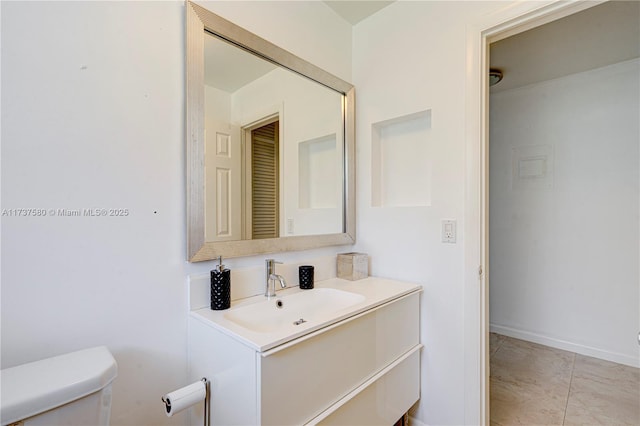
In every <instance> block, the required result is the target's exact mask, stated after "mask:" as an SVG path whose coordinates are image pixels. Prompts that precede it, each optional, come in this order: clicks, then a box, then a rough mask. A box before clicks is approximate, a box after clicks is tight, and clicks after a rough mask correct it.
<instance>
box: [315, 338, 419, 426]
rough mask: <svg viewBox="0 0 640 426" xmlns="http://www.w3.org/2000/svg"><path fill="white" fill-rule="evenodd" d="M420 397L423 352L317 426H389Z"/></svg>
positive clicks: (346, 403) (416, 352)
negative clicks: (421, 355)
mask: <svg viewBox="0 0 640 426" xmlns="http://www.w3.org/2000/svg"><path fill="white" fill-rule="evenodd" d="M419 398H420V350H415V351H413V352H412V353H411V355H409V356H408V357H407V358H405V359H404V360H403V361H401V362H400V363H398V364H397V365H396V366H395V367H393V368H392V369H391V370H389V371H387V372H386V373H385V374H384V375H383V376H381V377H380V378H379V379H378V380H376V381H375V382H373V383H371V384H370V385H369V386H367V387H366V388H364V389H362V390H361V391H360V392H359V393H358V394H357V395H355V396H354V397H353V398H351V399H349V400H348V401H347V402H345V403H344V404H343V405H342V406H340V408H338V409H337V410H336V411H334V412H333V413H331V414H329V415H328V416H326V417H324V418H323V419H322V420H320V421H318V422H317V423H316V422H315V421H314V422H312V423H311V424H313V425H316V424H318V425H323V426H324V425H332V426H358V425H362V426H377V425H379V426H389V425H392V424H394V423H395V422H396V421H397V420H398V419H399V418H401V417H402V415H403V414H404V413H406V412H407V411H408V410H409V408H411V406H412V405H413V404H415V403H416V402H417V401H418V399H419Z"/></svg>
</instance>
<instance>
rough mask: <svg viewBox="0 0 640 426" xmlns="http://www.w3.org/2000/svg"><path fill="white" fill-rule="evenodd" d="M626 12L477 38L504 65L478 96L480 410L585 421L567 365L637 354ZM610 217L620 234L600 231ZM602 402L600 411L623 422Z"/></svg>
mask: <svg viewBox="0 0 640 426" xmlns="http://www.w3.org/2000/svg"><path fill="white" fill-rule="evenodd" d="M629 8H631V10H629ZM634 8H635V9H634ZM638 13H639V12H638V4H637V3H635V4H634V2H605V3H601V4H597V5H596V4H591V5H590V7H589V8H585V9H583V10H579V11H574V12H572V13H570V14H567V13H564V11H563V12H562V13H561V15H562V16H555V14H554V13H551V14H549V15H548V16H547V17H548V18H553V19H545V22H542V23H538V24H537V25H533V24H531V23H529V24H525V25H524V26H523V25H517V26H515V27H513V28H509V30H508V31H503V32H499V33H496V34H495V36H487V38H486V45H485V47H486V58H485V61H486V62H485V65H486V68H485V69H489V68H498V69H501V70H502V71H503V77H504V79H503V81H502V82H500V83H498V84H497V85H496V86H494V87H493V88H491V89H489V88H488V87H486V86H485V89H484V95H483V96H484V97H485V99H484V100H485V103H484V105H485V111H484V123H483V125H484V126H485V127H484V128H485V132H484V137H485V138H486V139H485V141H484V143H483V145H484V154H483V157H484V158H483V161H484V162H485V169H484V171H483V177H484V178H485V179H486V181H485V182H486V183H485V187H484V194H483V196H482V198H483V203H484V207H483V214H484V215H485V220H484V226H485V231H484V237H483V239H484V241H483V247H484V250H485V253H484V255H485V262H486V263H484V265H485V267H486V270H487V278H485V280H486V285H485V290H484V291H485V293H484V294H485V297H487V300H488V299H491V300H490V301H491V303H490V304H491V313H489V310H488V307H487V311H486V312H485V315H486V317H485V320H486V323H485V325H486V330H485V331H486V333H485V335H484V339H485V345H486V346H485V348H486V349H487V351H488V354H487V355H486V356H487V360H486V364H485V365H486V366H487V372H489V371H491V377H489V375H488V374H487V375H486V376H485V380H487V387H486V389H487V392H488V398H487V401H486V404H489V398H490V399H491V409H490V413H491V415H490V420H489V418H488V416H487V417H485V419H486V420H487V422H489V421H490V422H496V423H510V422H514V420H515V419H514V418H507V417H504V416H508V412H510V413H511V414H513V413H514V410H515V412H518V411H519V413H517V414H518V419H519V420H520V421H523V419H525V418H526V420H524V421H526V422H529V423H553V424H562V423H563V422H564V421H567V422H577V423H584V422H587V423H589V422H595V421H596V420H597V419H598V418H596V417H585V416H587V415H589V413H590V412H589V408H590V407H579V406H576V405H575V404H579V402H580V401H575V400H572V398H571V395H572V394H574V393H580V394H581V395H582V396H583V397H584V396H585V395H586V393H585V392H586V391H585V390H581V389H578V388H577V387H578V386H579V385H580V381H579V380H574V376H575V375H577V376H579V377H583V378H584V377H586V376H587V375H588V374H589V372H588V371H584V370H581V371H579V372H577V373H576V371H578V370H579V368H580V367H581V366H582V367H583V366H584V365H586V364H595V363H598V364H599V365H600V364H602V366H603V367H602V368H605V369H606V368H609V367H611V368H612V369H624V365H620V364H628V365H631V366H633V365H634V363H635V364H637V357H634V355H633V354H634V351H635V350H637V344H636V342H634V341H633V338H634V337H635V334H636V333H637V329H636V328H637V326H638V324H637V322H638V321H637V318H638V308H637V298H638V289H637V283H638V271H637V269H638V268H637V259H638V222H637V215H638V157H639V155H638V124H637V116H638V98H637V93H638V87H637V86H638V83H637V81H638V76H639V74H638V53H637V52H638V39H639V37H638V20H637V16H638ZM560 18H562V19H560ZM626 18H630V20H627V21H626V25H630V27H631V28H630V29H625V28H623V27H624V26H625V19H626ZM607 23H609V24H607ZM525 30H526V31H525ZM616 37H617V38H616ZM625 37H626V38H627V39H628V41H624V40H625ZM564 43H566V45H565V47H566V49H565V51H563V44H564ZM625 45H627V47H629V45H630V47H631V49H630V50H631V51H632V52H630V53H629V52H625ZM634 50H635V53H634V52H633V51H634ZM554 55H557V56H554ZM527 61H532V62H530V63H527ZM540 64H542V66H540V67H539V66H538V65H540ZM519 67H522V68H519ZM531 71H535V72H531ZM629 92H631V93H629ZM629 111H635V113H634V114H632V115H631V116H630V115H629V114H628V112H629ZM611 222H613V223H619V224H620V225H621V228H622V229H625V230H627V231H628V232H625V233H624V235H622V234H621V235H619V238H618V237H616V238H615V239H610V238H609V237H608V232H607V229H608V227H609V225H610V223H611ZM614 265H615V266H614ZM614 271H615V272H614ZM620 271H625V272H620ZM598 277H606V278H604V279H601V278H598ZM489 280H490V285H489ZM616 297H618V298H619V299H616ZM634 302H635V303H634ZM607 306H609V307H607ZM634 306H635V307H634ZM489 315H491V318H490V319H489ZM615 318H618V322H616V320H615ZM625 324H626V325H625ZM489 331H493V332H494V333H492V334H491V337H488V336H489ZM496 332H497V334H496ZM616 334H617V335H618V337H616V336H615V335H616ZM623 335H624V336H627V337H624V336H623ZM514 338H515V339H514ZM516 339H517V340H516ZM616 339H617V340H616ZM627 340H628V343H626V342H627ZM621 341H622V343H621ZM607 345H608V346H607ZM634 345H635V347H634ZM625 348H626V349H625ZM527 354H528V355H527ZM514 357H515V358H514ZM518 357H521V358H522V360H521V361H524V365H522V366H521V367H520V369H519V371H515V370H514V368H516V367H513V365H515V364H517V360H518ZM546 358H548V362H549V363H551V364H553V365H544V362H543V361H542V360H543V359H546ZM534 359H535V362H532V360H534ZM594 360H595V361H594ZM600 360H605V361H603V362H602V363H600ZM611 361H613V362H615V363H618V364H615V365H617V366H618V367H615V368H614V367H612V365H614V364H613V362H611ZM607 363H608V364H607ZM537 364H541V365H538V367H540V368H539V371H537V370H536V366H537ZM506 365H510V366H511V367H509V368H508V369H507V370H505V366H506ZM555 367H557V369H556V370H553V368H555ZM509 369H510V370H509ZM552 370H553V377H552V378H549V377H548V378H547V379H549V381H550V380H551V379H553V383H554V387H553V389H545V388H544V382H545V380H546V379H545V377H544V374H546V373H548V372H551V371H552ZM632 370H633V367H632ZM632 370H631V372H632ZM538 373H540V374H542V376H535V377H533V376H532V377H524V376H526V375H527V374H529V375H536V374H538ZM635 374H636V376H637V373H635ZM523 375H524V376H523ZM627 375H628V376H633V373H630V374H627ZM507 377H508V380H507V379H506V378H507ZM585 380H586V379H585ZM507 381H508V382H509V385H510V386H511V388H510V389H511V390H509V391H507V390H506V387H505V383H506V382H507ZM514 381H515V382H517V383H518V384H517V385H514V383H512V382H514ZM531 383H535V386H533V385H531ZM523 384H527V385H526V386H524V385H523ZM489 385H490V386H489ZM514 386H516V387H517V388H520V387H522V386H524V387H527V391H528V392H529V394H528V395H527V397H526V399H527V400H528V401H533V402H527V404H526V405H524V404H522V402H523V401H520V400H519V399H518V398H519V396H518V395H517V392H513V387H514ZM529 387H531V388H532V389H529ZM533 388H535V389H533ZM556 391H557V392H559V394H558V395H555V397H554V392H556ZM636 391H637V385H636ZM535 392H538V393H537V394H536V395H537V397H536V398H532V397H531V396H532V394H533V393H535ZM614 399H624V398H614ZM635 401H636V406H637V392H636V399H635ZM538 403H539V404H542V405H543V407H541V406H535V404H538ZM505 404H510V406H509V407H506V408H505ZM530 404H533V405H530ZM591 405H593V406H596V405H598V406H600V405H599V404H598V403H597V402H596V401H593V403H592V404H591ZM631 405H632V406H633V402H632V403H631ZM600 409H602V410H604V408H603V407H602V406H600ZM487 411H489V410H488V406H487ZM610 411H611V412H610V413H609V414H610V415H611V416H614V417H611V418H607V419H606V420H604V419H602V418H601V419H599V420H598V421H600V422H603V421H604V423H625V421H626V420H625V419H624V418H618V417H615V416H619V415H622V412H623V411H624V410H621V409H619V408H615V407H611V408H610ZM542 413H544V414H542ZM600 414H602V413H599V414H598V415H600ZM527 415H528V416H530V417H526V416H527ZM536 415H537V416H542V417H536ZM576 415H579V416H581V417H579V418H577V417H575V416H576ZM587 419H588V420H587ZM631 422H633V419H632V421H631Z"/></svg>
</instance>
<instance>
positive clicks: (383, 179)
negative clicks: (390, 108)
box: [371, 109, 432, 207]
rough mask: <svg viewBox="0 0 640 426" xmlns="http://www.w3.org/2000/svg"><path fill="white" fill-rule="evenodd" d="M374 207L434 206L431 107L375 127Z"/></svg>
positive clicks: (372, 159) (372, 149) (379, 123)
mask: <svg viewBox="0 0 640 426" xmlns="http://www.w3.org/2000/svg"><path fill="white" fill-rule="evenodd" d="M371 139H372V140H371V179H372V181H371V205H372V207H424V206H430V205H431V161H432V160H431V157H432V155H431V110H430V109H429V110H425V111H420V112H416V113H413V114H409V115H404V116H401V117H397V118H393V119H390V120H385V121H380V122H377V123H374V124H372V126H371Z"/></svg>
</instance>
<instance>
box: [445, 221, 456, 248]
mask: <svg viewBox="0 0 640 426" xmlns="http://www.w3.org/2000/svg"><path fill="white" fill-rule="evenodd" d="M442 242H443V243H450V244H455V242H456V221H455V220H443V221H442Z"/></svg>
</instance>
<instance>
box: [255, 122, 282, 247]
mask: <svg viewBox="0 0 640 426" xmlns="http://www.w3.org/2000/svg"><path fill="white" fill-rule="evenodd" d="M251 146H252V148H251V149H252V158H251V169H252V173H251V178H252V209H251V216H252V238H253V239H261V238H277V237H278V236H279V231H278V204H279V201H278V122H277V121H276V122H273V123H271V124H267V125H266V126H263V127H260V128H257V129H255V130H253V131H252V132H251Z"/></svg>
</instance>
